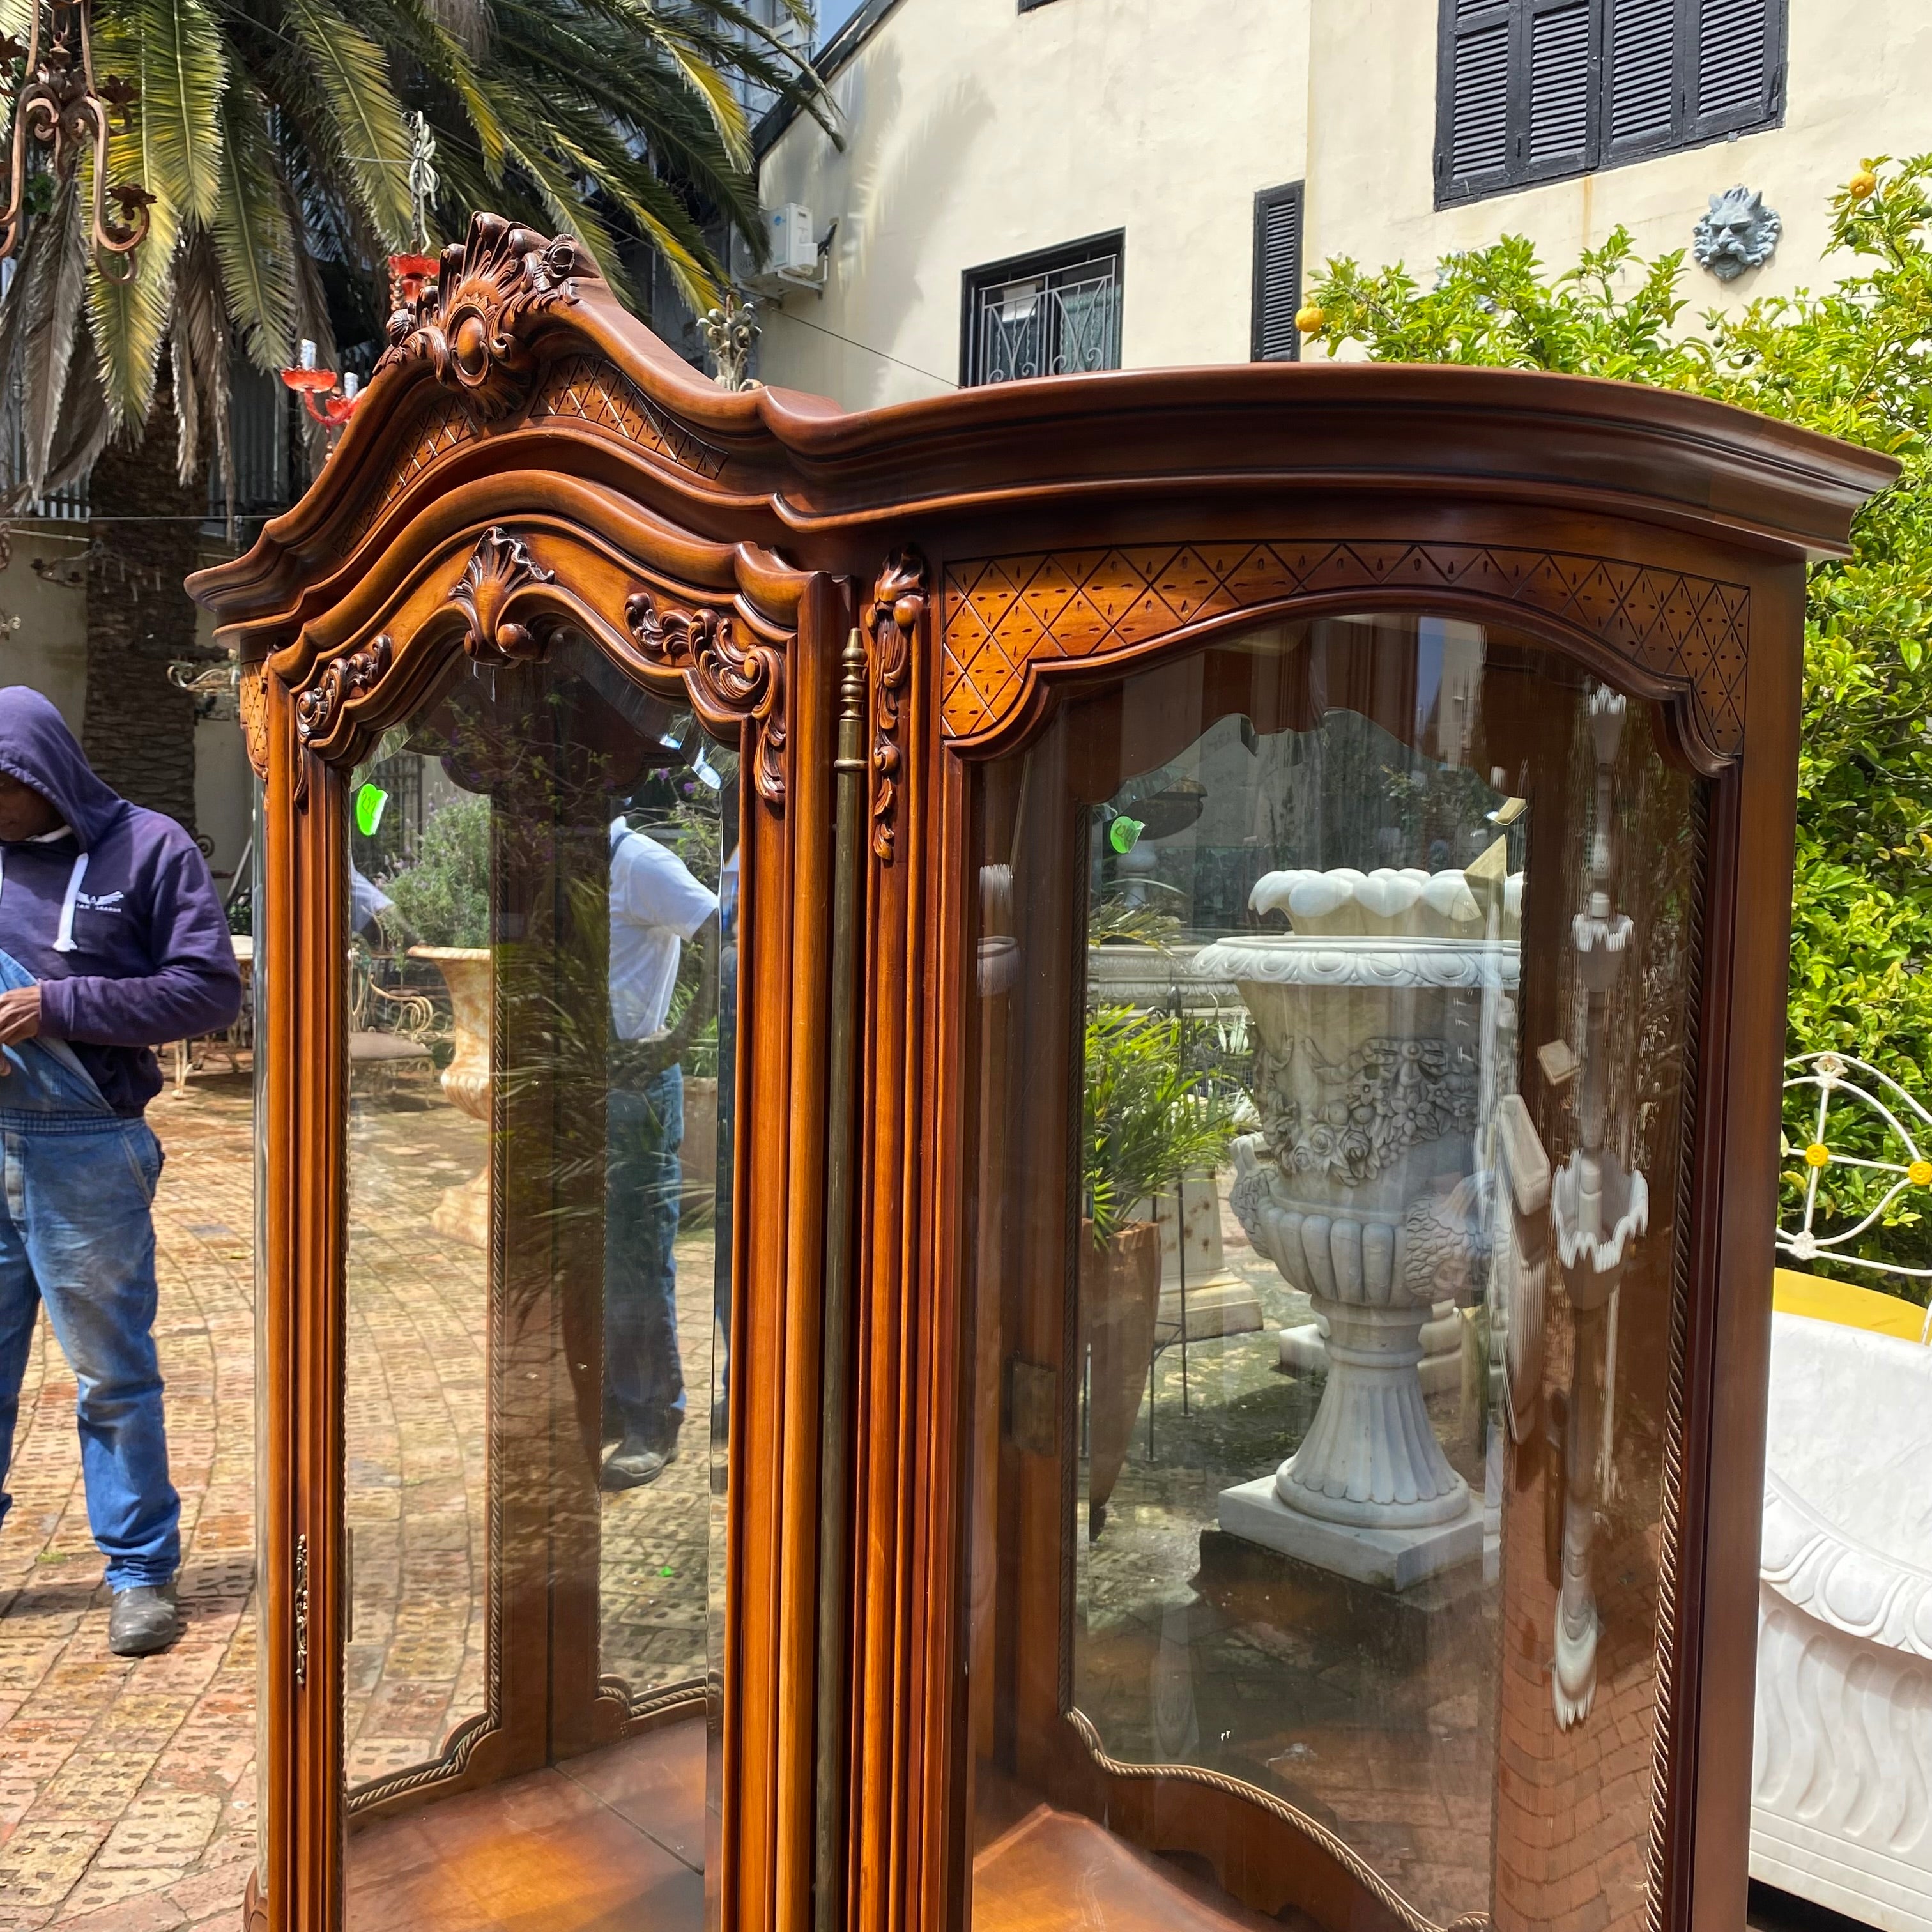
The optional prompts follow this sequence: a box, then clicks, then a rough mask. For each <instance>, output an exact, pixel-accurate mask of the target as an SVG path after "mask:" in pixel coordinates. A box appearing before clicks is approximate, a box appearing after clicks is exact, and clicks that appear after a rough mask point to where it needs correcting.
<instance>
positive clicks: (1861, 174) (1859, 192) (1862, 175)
mask: <svg viewBox="0 0 1932 1932" xmlns="http://www.w3.org/2000/svg"><path fill="white" fill-rule="evenodd" d="M1845 185H1846V187H1848V188H1849V189H1850V190H1851V191H1852V199H1853V200H1854V201H1863V200H1864V199H1865V197H1866V196H1867V195H1869V194H1870V193H1873V191H1874V190H1876V188H1877V187H1878V176H1877V175H1875V174H1873V172H1872V171H1871V169H1870V168H1861V169H1859V170H1858V172H1857V173H1856V174H1855V175H1852V178H1851V179H1850V180H1849V181H1847V182H1846V184H1845Z"/></svg>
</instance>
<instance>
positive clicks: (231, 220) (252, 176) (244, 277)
mask: <svg viewBox="0 0 1932 1932" xmlns="http://www.w3.org/2000/svg"><path fill="white" fill-rule="evenodd" d="M221 129H222V143H221V202H220V208H218V209H217V211H216V214H215V217H214V247H215V252H216V254H217V256H218V257H219V258H220V263H221V280H222V288H223V294H224V295H225V296H226V300H227V305H228V313H229V314H230V315H231V316H232V317H233V318H234V319H235V321H236V324H237V326H239V328H240V329H241V330H242V341H243V343H244V344H245V347H247V349H248V356H249V359H250V360H251V362H254V365H255V366H256V368H258V369H266V370H271V371H272V370H276V369H281V368H287V366H288V364H289V362H290V360H291V359H292V358H293V354H294V343H295V330H294V326H293V317H294V311H295V236H294V234H293V231H292V230H291V229H290V226H289V219H288V214H287V209H286V208H285V206H284V202H283V199H282V194H281V183H280V181H279V180H278V178H277V175H276V172H275V154H274V152H273V151H272V149H271V148H270V147H269V132H268V127H267V124H266V120H265V118H264V117H263V113H262V108H261V104H260V101H259V100H258V99H257V97H256V95H255V92H254V88H253V86H251V84H250V83H249V82H248V80H246V79H245V78H244V77H241V76H239V75H238V76H236V77H235V78H234V79H233V80H231V81H230V82H229V86H228V87H227V89H226V91H225V92H224V93H223V95H222V98H221Z"/></svg>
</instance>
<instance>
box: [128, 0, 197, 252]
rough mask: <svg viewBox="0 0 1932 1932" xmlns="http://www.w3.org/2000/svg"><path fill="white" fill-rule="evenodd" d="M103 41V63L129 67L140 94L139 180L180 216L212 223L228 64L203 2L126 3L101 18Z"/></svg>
mask: <svg viewBox="0 0 1932 1932" xmlns="http://www.w3.org/2000/svg"><path fill="white" fill-rule="evenodd" d="M101 62H102V64H103V65H106V66H110V67H124V68H126V69H127V71H130V73H131V75H132V77H133V80H135V82H136V83H137V85H138V86H139V88H140V90H141V105H140V110H139V115H138V117H137V118H138V122H139V141H140V144H141V148H142V154H141V172H140V174H139V179H140V180H141V181H142V183H143V184H145V187H147V189H148V192H149V193H151V194H157V195H159V196H161V197H162V198H163V199H164V200H166V201H169V202H172V203H173V204H174V206H175V209H176V211H177V212H178V215H179V216H180V217H182V218H184V219H189V220H196V221H211V220H214V213H215V209H216V207H217V204H218V203H219V202H220V197H221V165H220V152H221V130H220V124H219V122H218V121H217V118H216V113H215V105H216V103H217V101H219V99H220V95H221V86H222V81H223V76H224V74H225V71H226V56H225V53H224V49H223V42H222V37H221V29H220V26H218V25H217V23H216V21H215V19H214V15H213V13H211V11H210V10H209V9H208V6H207V5H205V0H127V4H126V5H123V6H121V7H117V8H116V9H115V13H114V14H113V17H112V19H111V20H110V19H104V20H102V22H101ZM116 178H119V177H118V176H117V177H116Z"/></svg>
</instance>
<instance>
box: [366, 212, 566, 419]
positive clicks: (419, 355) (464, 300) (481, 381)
mask: <svg viewBox="0 0 1932 1932" xmlns="http://www.w3.org/2000/svg"><path fill="white" fill-rule="evenodd" d="M592 282H600V283H601V278H599V277H598V275H597V272H596V270H595V269H594V268H593V267H592V266H591V263H590V260H589V257H588V256H587V255H586V254H585V253H584V251H583V248H582V247H581V245H580V244H579V243H578V242H577V240H576V239H574V237H573V236H568V235H560V236H558V237H557V238H556V240H555V241H552V240H550V238H549V237H548V236H544V235H540V234H538V233H537V232H536V230H535V229H533V228H525V227H523V226H521V225H520V223H514V222H509V221H506V220H504V219H503V217H502V216H501V215H500V214H478V216H476V217H475V219H474V220H472V222H471V223H470V224H469V238H468V239H467V240H466V241H464V242H461V243H460V244H452V245H451V246H450V247H449V248H446V249H444V251H443V260H442V264H441V266H440V269H439V270H438V272H437V279H436V281H435V284H434V286H433V287H429V288H427V289H425V290H424V292H423V293H422V295H421V296H419V297H418V298H417V299H416V302H414V303H413V304H411V305H407V306H405V307H404V308H399V309H398V310H397V311H396V312H395V314H393V315H392V316H391V317H390V318H389V328H388V334H389V348H388V349H387V350H385V351H384V352H383V357H382V359H381V360H380V362H377V365H376V373H377V374H378V375H380V374H382V372H383V371H384V370H385V369H389V368H397V367H399V366H400V365H402V364H404V363H406V362H416V361H426V362H428V364H429V365H430V368H431V372H432V373H433V374H434V376H435V377H436V380H437V381H438V382H439V383H441V384H443V386H444V387H445V388H446V389H454V390H455V391H456V392H457V393H458V395H460V396H461V397H462V398H463V401H464V402H465V403H466V404H467V405H468V406H469V410H470V412H471V413H472V415H474V416H475V417H476V418H477V419H478V421H479V422H495V421H496V420H498V419H500V418H502V417H504V416H509V415H511V414H512V413H514V411H515V410H517V409H518V408H520V407H521V406H522V404H523V402H524V401H525V400H526V398H527V397H528V395H529V391H530V386H531V384H532V381H533V380H534V379H535V374H536V358H535V354H534V353H532V349H531V346H530V344H531V338H532V337H533V336H534V335H535V334H536V333H538V330H539V329H540V328H541V324H542V323H543V320H544V318H545V317H547V316H548V315H550V314H551V313H552V312H553V311H555V310H557V309H559V308H569V307H571V306H573V305H574V304H575V303H576V302H577V299H578V294H579V289H580V285H583V284H589V283H592Z"/></svg>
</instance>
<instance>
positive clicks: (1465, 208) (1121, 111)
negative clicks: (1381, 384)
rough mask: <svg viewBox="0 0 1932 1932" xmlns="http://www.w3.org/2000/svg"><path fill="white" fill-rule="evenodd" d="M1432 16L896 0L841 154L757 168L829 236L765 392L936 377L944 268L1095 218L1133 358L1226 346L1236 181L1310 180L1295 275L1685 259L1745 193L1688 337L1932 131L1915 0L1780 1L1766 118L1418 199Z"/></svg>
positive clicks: (1167, 359)
mask: <svg viewBox="0 0 1932 1932" xmlns="http://www.w3.org/2000/svg"><path fill="white" fill-rule="evenodd" d="M1437 12H1438V8H1437V0H1165V4H1163V5H1160V6H1158V7H1154V6H1138V7H1127V6H1124V5H1121V4H1119V0H1052V5H1046V6H1043V7H1040V8H1038V9H1037V10H1034V11H1033V12H1031V13H1020V12H1019V10H1018V9H1017V7H1016V0H898V5H896V6H895V7H893V8H892V10H891V11H890V12H889V13H887V14H886V17H885V18H884V19H883V20H882V21H881V22H880V23H879V24H878V25H877V26H876V27H875V28H874V29H873V31H872V32H871V35H870V37H869V38H868V39H867V40H865V42H864V43H862V45H861V46H860V47H859V49H858V51H857V52H856V54H854V55H853V57H852V58H850V60H849V61H848V62H847V63H846V65H844V67H843V68H841V70H840V71H838V74H836V76H835V78H834V80H833V82H832V92H833V94H834V95H835V97H836V98H837V100H838V105H839V107H840V110H841V113H842V114H843V115H844V117H845V121H844V124H845V132H846V136H847V145H846V147H845V149H844V152H842V153H840V152H838V151H835V149H834V148H833V147H832V144H831V142H829V140H828V139H826V136H824V135H823V133H820V131H819V130H817V127H815V126H814V125H812V124H811V123H809V122H808V121H804V120H802V119H801V120H799V121H794V122H793V124H792V125H791V126H790V127H789V128H788V129H787V130H786V131H785V133H784V134H783V135H782V136H781V137H780V139H778V142H776V143H775V145H774V146H773V148H772V151H771V152H770V153H769V155H768V156H767V157H766V161H765V165H764V169H763V195H762V198H763V201H764V203H765V205H766V206H767V207H769V206H773V205H777V204H778V203H779V202H784V201H788V200H795V201H799V202H803V203H805V205H807V206H808V207H809V208H811V211H812V214H813V217H814V225H815V228H816V230H817V233H820V234H823V232H824V230H825V229H826V226H827V225H828V224H829V222H830V221H831V220H832V219H833V218H834V217H836V218H837V220H838V236H837V239H836V241H835V243H834V245H833V248H832V260H831V265H830V276H829V284H828V286H827V288H826V293H825V295H824V296H823V299H820V298H818V297H816V296H813V295H811V294H809V293H787V294H786V295H785V296H784V297H783V298H782V300H781V301H780V299H777V298H774V297H772V296H766V297H764V298H763V309H764V320H765V333H764V338H763V344H762V345H761V372H762V374H763V376H764V377H765V380H766V381H768V382H772V383H783V384H785V385H787V386H791V387H793V388H797V389H808V390H812V391H815V392H817V393H818V394H820V395H829V396H831V397H833V398H835V399H836V400H837V401H839V402H841V403H842V404H844V405H845V406H846V407H847V408H850V409H862V408H866V407H871V406H873V405H875V404H882V403H887V402H894V401H901V400H903V399H904V398H908V397H912V396H918V395H931V394H934V393H936V392H938V391H939V390H941V389H945V388H948V387H950V386H952V384H953V383H955V382H956V380H958V376H959V331H960V308H961V277H962V273H963V272H965V270H967V269H971V268H975V267H979V266H983V265H986V264H987V263H993V262H997V261H1000V260H1004V259H1005V258H1006V257H1010V256H1014V255H1019V254H1025V253H1028V252H1029V251H1032V250H1034V249H1038V248H1051V247H1053V246H1055V245H1058V244H1060V243H1062V242H1070V241H1075V240H1078V239H1081V238H1082V237H1085V236H1089V235H1094V234H1099V233H1106V232H1107V231H1109V230H1111V229H1116V228H1118V229H1124V230H1125V232H1126V236H1127V264H1126V275H1125V281H1126V293H1125V301H1124V313H1123V360H1124V362H1125V363H1126V364H1127V366H1128V367H1130V368H1149V367H1156V366H1159V365H1165V364H1175V363H1198V362H1240V361H1244V360H1246V359H1247V355H1248V351H1249V328H1250V284H1251V277H1252V275H1253V202H1254V196H1255V193H1256V190H1258V189H1261V188H1264V187H1274V186H1276V185H1277V184H1280V183H1282V182H1285V181H1295V180H1301V179H1304V178H1305V179H1306V181H1307V202H1306V211H1305V222H1306V228H1305V234H1304V263H1305V265H1306V268H1305V275H1306V278H1307V281H1309V282H1310V283H1312V282H1313V280H1314V279H1315V278H1316V275H1317V274H1318V273H1319V269H1320V266H1321V264H1322V263H1323V262H1324V261H1325V260H1326V259H1327V258H1328V257H1330V256H1331V255H1343V254H1346V255H1352V256H1353V257H1355V259H1356V260H1358V261H1359V262H1361V263H1363V264H1364V266H1379V265H1381V264H1382V263H1388V262H1392V261H1396V260H1406V262H1407V263H1409V266H1410V267H1411V269H1412V270H1415V271H1416V272H1418V275H1422V276H1424V278H1426V274H1427V269H1429V267H1430V266H1431V265H1432V264H1433V263H1434V262H1435V261H1436V260H1437V258H1438V257H1440V256H1441V255H1442V254H1445V253H1447V252H1448V251H1450V250H1451V249H1455V248H1471V247H1476V246H1481V245H1484V244H1487V243H1488V242H1493V241H1494V240H1496V239H1497V238H1498V237H1499V236H1502V235H1504V234H1507V233H1516V234H1526V235H1528V236H1529V237H1530V238H1531V239H1532V240H1533V241H1534V242H1535V243H1536V245H1537V246H1538V249H1539V251H1541V254H1542V255H1543V257H1544V260H1545V261H1546V262H1547V263H1550V265H1551V266H1553V267H1567V266H1569V265H1570V264H1571V263H1573V262H1574V260H1575V259H1576V257H1577V254H1578V252H1579V251H1580V250H1581V249H1582V248H1585V247H1591V246H1595V245H1598V244H1600V243H1601V242H1603V241H1604V239H1605V238H1606V237H1607V236H1608V235H1609V233H1610V231H1611V229H1613V227H1615V226H1616V225H1617V224H1618V223H1619V222H1621V223H1623V224H1624V225H1625V226H1627V227H1628V228H1629V229H1631V231H1632V233H1633V234H1634V237H1635V239H1636V241H1637V247H1638V249H1639V251H1640V252H1641V253H1642V254H1644V255H1646V256H1651V255H1655V254H1659V253H1661V252H1662V251H1665V250H1667V249H1671V248H1687V249H1688V246H1689V244H1690V241H1691V230H1692V229H1693V227H1694V226H1695V224H1696V222H1697V217H1698V216H1699V215H1700V214H1702V213H1703V211H1704V209H1705V208H1706V205H1707V203H1708V199H1709V196H1710V195H1711V194H1712V193H1715V192H1720V191H1721V190H1724V189H1725V188H1727V187H1730V186H1732V185H1733V184H1734V183H1736V182H1739V181H1742V182H1743V183H1745V184H1746V185H1748V186H1749V187H1753V188H1757V189H1760V190H1763V193H1764V194H1765V196H1766V200H1767V201H1768V202H1769V203H1770V205H1772V207H1774V208H1776V209H1777V210H1778V213H1779V214H1780V215H1781V217H1782V218H1783V220H1784V239H1783V240H1782V242H1781V245H1780V246H1779V248H1778V253H1777V254H1776V255H1775V257H1774V258H1773V259H1772V261H1771V262H1770V263H1769V264H1768V265H1767V266H1766V267H1764V268H1763V269H1759V270H1757V271H1754V272H1751V273H1748V274H1746V275H1744V276H1742V277H1741V278H1739V280H1738V281H1735V282H1733V283H1730V284H1722V283H1720V282H1718V281H1717V280H1716V279H1715V278H1713V277H1712V276H1711V275H1709V274H1707V273H1706V272H1704V271H1703V270H1702V269H1697V268H1696V267H1695V266H1694V265H1691V266H1688V267H1687V272H1686V285H1685V286H1686V293H1687V294H1688V298H1689V306H1688V310H1687V312H1686V315H1685V324H1686V326H1693V325H1694V321H1695V318H1696V317H1697V316H1698V315H1699V314H1702V312H1703V311H1704V310H1706V309H1707V308H1712V307H1714V306H1720V305H1732V304H1735V303H1738V302H1745V301H1748V300H1749V299H1751V298H1752V297H1753V296H1760V295H1775V294H1783V293H1789V292H1790V290H1793V289H1794V288H1796V287H1814V288H1815V287H1823V286H1826V285H1827V284H1829V282H1830V281H1833V280H1835V278H1837V277H1838V275H1841V274H1844V273H1848V272H1852V265H1851V264H1849V263H1838V262H1831V263H1827V262H1824V261H1823V260H1821V256H1822V253H1823V248H1824V245H1825V240H1826V233H1827V230H1828V228H1829V214H1828V211H1827V208H1826V203H1827V202H1828V200H1829V197H1830V196H1831V194H1832V192H1833V190H1835V187H1837V186H1838V184H1841V183H1842V182H1843V181H1844V180H1845V179H1846V178H1847V177H1848V176H1849V175H1850V173H1851V172H1852V170H1853V169H1855V167H1856V166H1857V164H1858V162H1859V160H1861V159H1862V158H1863V157H1865V156H1867V155H1871V154H1894V155H1903V154H1912V153H1915V152H1917V151H1922V150H1924V149H1927V148H1932V0H1864V4H1863V5H1860V6H1858V7H1855V8H1850V7H1846V6H1845V5H1843V4H1842V0H1790V17H1789V28H1788V36H1787V83H1786V110H1785V118H1784V124H1783V125H1782V126H1781V127H1778V128H1775V129H1772V130H1769V131H1767V132H1765V133H1758V134H1747V135H1743V136H1739V138H1738V139H1736V140H1733V141H1727V142H1718V143H1716V144H1715V145H1712V146H1709V147H1706V148H1693V149H1691V150H1688V151H1685V152H1683V153H1680V154H1667V155H1664V156H1661V157H1657V158H1656V159H1654V160H1648V161H1643V162H1639V163H1634V164H1633V165H1631V166H1625V167H1621V168H1614V169H1606V170H1604V172H1600V173H1598V174H1595V175H1585V176H1582V177H1580V178H1577V179H1574V180H1571V181H1556V182H1550V183H1547V184H1543V185H1541V186H1540V187H1534V188H1530V189H1526V190H1523V191H1521V192H1520V193H1514V194H1508V195H1499V196H1492V197H1491V198H1490V199H1486V200H1483V201H1478V202H1469V203H1467V204H1465V205H1462V206H1460V207H1457V208H1445V209H1444V210H1442V211H1441V212H1440V213H1439V212H1438V211H1436V207H1435V205H1434V181H1433V154H1434V147H1435V138H1436V20H1437ZM839 338H846V339H845V340H842V341H841V340H840V339H839Z"/></svg>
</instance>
